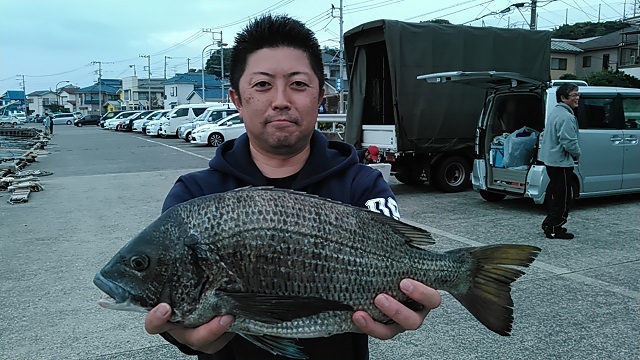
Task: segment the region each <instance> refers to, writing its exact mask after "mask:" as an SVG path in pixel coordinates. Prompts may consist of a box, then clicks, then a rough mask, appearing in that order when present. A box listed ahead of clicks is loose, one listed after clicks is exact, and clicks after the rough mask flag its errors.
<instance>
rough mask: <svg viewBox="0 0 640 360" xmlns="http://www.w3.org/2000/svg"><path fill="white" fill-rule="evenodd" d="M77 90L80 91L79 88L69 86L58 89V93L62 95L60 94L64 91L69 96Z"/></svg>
mask: <svg viewBox="0 0 640 360" xmlns="http://www.w3.org/2000/svg"><path fill="white" fill-rule="evenodd" d="M78 89H80V88H79V87H77V86H71V85H69V86H65V87H62V88H60V89H58V92H59V93H62V92H63V91H64V92H66V93H67V94H69V95H73V94H75V93H76V90H78Z"/></svg>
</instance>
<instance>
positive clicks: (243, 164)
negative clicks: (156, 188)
mask: <svg viewBox="0 0 640 360" xmlns="http://www.w3.org/2000/svg"><path fill="white" fill-rule="evenodd" d="M357 163H358V156H357V154H356V149H355V148H354V147H353V146H351V145H349V144H347V143H342V142H338V141H329V140H327V138H326V137H325V136H324V135H322V134H321V133H320V132H318V131H317V130H315V131H314V132H313V135H312V136H311V153H310V155H309V159H307V162H306V163H305V165H304V166H303V167H302V169H301V170H300V172H299V173H298V176H297V177H296V180H295V182H294V183H293V185H292V188H293V189H294V190H302V189H304V188H306V187H307V186H309V185H312V184H314V183H317V182H320V181H322V180H323V179H326V178H327V177H330V176H331V175H333V174H335V173H337V172H340V171H342V170H343V169H345V168H348V167H350V166H353V165H354V164H357ZM311 164H313V165H311ZM209 168H210V169H211V170H214V171H219V172H222V173H225V174H228V175H231V176H233V177H235V178H237V179H239V180H240V181H241V182H242V183H244V185H246V186H250V185H251V186H264V185H267V179H266V178H265V176H264V175H262V173H261V172H260V170H259V169H258V167H257V166H256V164H255V163H254V162H253V159H252V158H251V154H250V152H249V137H248V136H247V134H246V133H244V134H242V135H241V136H240V137H238V138H237V139H235V140H229V141H227V142H225V143H223V144H222V145H221V146H220V147H219V148H218V150H217V151H216V155H215V157H214V158H213V159H211V160H210V161H209Z"/></svg>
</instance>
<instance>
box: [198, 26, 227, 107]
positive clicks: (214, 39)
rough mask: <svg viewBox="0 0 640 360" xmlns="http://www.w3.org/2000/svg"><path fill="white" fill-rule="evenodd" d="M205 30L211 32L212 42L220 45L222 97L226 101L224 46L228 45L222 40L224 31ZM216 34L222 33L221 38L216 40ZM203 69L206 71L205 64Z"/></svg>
mask: <svg viewBox="0 0 640 360" xmlns="http://www.w3.org/2000/svg"><path fill="white" fill-rule="evenodd" d="M202 31H203V32H208V33H211V41H212V44H216V43H217V44H218V46H220V91H221V92H220V98H221V99H222V102H224V98H225V96H224V47H225V46H226V45H227V44H226V43H224V42H223V41H222V31H213V30H212V29H202ZM215 34H220V40H216V38H215ZM202 71H204V66H203V69H202ZM202 89H203V90H202V96H204V80H203V81H202Z"/></svg>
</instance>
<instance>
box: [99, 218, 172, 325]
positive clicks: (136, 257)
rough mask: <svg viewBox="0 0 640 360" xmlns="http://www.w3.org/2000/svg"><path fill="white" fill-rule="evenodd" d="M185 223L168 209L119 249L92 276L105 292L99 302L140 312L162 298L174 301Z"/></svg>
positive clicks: (120, 308) (113, 307)
mask: <svg viewBox="0 0 640 360" xmlns="http://www.w3.org/2000/svg"><path fill="white" fill-rule="evenodd" d="M182 227H183V226H182V225H181V222H180V221H176V216H175V214H173V213H172V212H170V211H167V212H165V213H164V214H163V215H161V216H160V217H159V218H158V219H156V220H155V221H154V222H153V223H151V224H150V225H149V226H148V227H147V228H145V229H144V230H142V231H141V232H140V233H139V234H138V235H137V236H135V237H134V238H133V239H131V240H130V241H129V242H128V243H127V244H126V245H125V246H124V247H123V248H122V249H120V250H119V251H118V252H117V253H116V254H115V256H114V257H113V258H112V259H111V260H110V261H109V262H108V263H107V264H106V265H105V266H104V267H103V268H102V269H101V270H100V272H98V273H97V274H96V276H95V277H94V279H93V283H94V284H95V285H96V286H97V287H98V288H99V289H100V290H102V291H103V292H104V293H105V294H106V296H105V297H103V298H102V299H100V300H99V301H98V304H99V305H100V306H102V307H104V308H107V309H114V310H126V311H138V312H147V311H149V310H151V309H152V308H153V307H155V306H156V305H158V304H159V303H161V302H165V303H168V304H169V305H172V294H171V292H172V291H173V287H174V286H172V280H173V279H175V278H176V272H177V271H178V267H179V266H178V262H179V261H180V259H181V258H182V256H181V255H180V249H181V247H182V245H181V242H180V241H179V239H178V238H179V237H180V235H179V234H180V233H181V232H182V233H184V229H182Z"/></svg>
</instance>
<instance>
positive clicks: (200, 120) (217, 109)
mask: <svg viewBox="0 0 640 360" xmlns="http://www.w3.org/2000/svg"><path fill="white" fill-rule="evenodd" d="M237 112H238V110H236V108H235V106H233V107H232V106H227V105H225V106H219V105H218V106H212V107H209V108H207V110H205V112H204V113H202V115H200V116H198V117H197V118H196V119H195V120H194V121H192V122H188V123H186V124H182V125H180V126H178V130H177V133H178V138H180V139H184V140H185V141H186V142H189V141H191V133H192V132H193V129H195V128H198V127H200V126H202V125H207V124H213V123H215V122H218V120H221V119H223V118H226V117H227V116H229V115H232V114H235V113H237ZM163 129H164V128H163Z"/></svg>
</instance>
